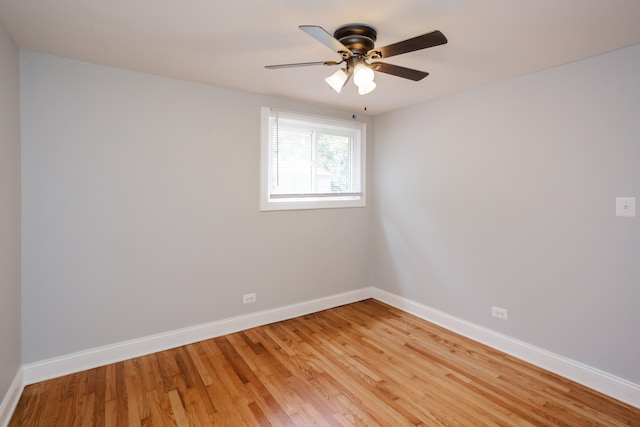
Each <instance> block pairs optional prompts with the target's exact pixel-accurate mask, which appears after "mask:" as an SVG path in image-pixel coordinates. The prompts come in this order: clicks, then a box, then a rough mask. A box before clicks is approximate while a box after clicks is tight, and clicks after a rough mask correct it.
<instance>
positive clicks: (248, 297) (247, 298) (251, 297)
mask: <svg viewBox="0 0 640 427" xmlns="http://www.w3.org/2000/svg"><path fill="white" fill-rule="evenodd" d="M252 302H256V294H255V292H254V293H251V294H244V295H242V303H243V304H251V303H252Z"/></svg>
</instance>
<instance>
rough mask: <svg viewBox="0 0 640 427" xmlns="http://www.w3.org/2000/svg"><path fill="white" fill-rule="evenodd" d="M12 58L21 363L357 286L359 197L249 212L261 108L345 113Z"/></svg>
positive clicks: (39, 57)
mask: <svg viewBox="0 0 640 427" xmlns="http://www.w3.org/2000/svg"><path fill="white" fill-rule="evenodd" d="M21 67H22V68H21V78H22V81H21V84H22V123H23V128H22V129H23V135H22V136H23V187H24V197H23V198H24V204H23V222H24V235H23V246H24V248H23V300H24V308H23V310H24V316H23V319H24V320H23V330H24V332H23V362H24V363H29V362H33V361H38V360H42V359H46V358H50V357H54V356H58V355H64V354H68V353H71V352H75V351H79V350H84V349H90V348H93V347H97V346H101V345H106V344H110V343H115V342H120V341H123V340H127V339H133V338H139V337H143V336H146V335H149V334H153V333H158V332H165V331H170V330H173V329H176V328H181V327H186V326H192V325H196V324H200V323H204V322H209V321H214V320H218V319H223V318H228V317H231V316H236V315H242V314H245V313H249V312H253V311H258V310H264V309H269V308H274V307H279V306H282V305H286V304H292V303H297V302H302V301H308V300H311V299H314V298H320V297H323V296H328V295H334V294H337V293H340V292H345V291H349V290H353V289H359V288H361V287H364V286H366V285H367V266H368V257H369V252H368V250H369V249H368V248H369V245H368V240H367V239H368V233H367V231H368V225H369V208H354V209H325V210H313V211H289V212H262V213H261V212H259V211H258V202H259V198H258V194H259V193H258V189H259V169H260V168H259V148H260V107H261V106H263V105H270V106H277V107H281V108H295V109H299V110H302V111H307V112H310V113H321V114H326V115H331V116H335V117H345V118H350V117H351V112H341V111H336V110H331V109H326V108H320V107H317V106H316V107H312V106H309V105H305V104H301V103H296V102H294V101H284V100H279V99H275V98H274V99H272V98H268V97H263V96H259V95H254V94H249V93H243V92H239V91H234V90H227V89H221V88H215V87H211V86H204V85H199V84H194V83H189V82H182V81H176V80H170V79H165V78H161V77H156V76H151V75H145V74H139V73H133V72H129V71H124V70H118V69H112V68H107V67H102V66H97V65H92V64H87V63H82V62H76V61H70V60H66V59H63V58H58V57H54V56H47V55H43V54H37V53H33V52H25V51H23V52H22V53H21ZM365 119H366V120H369V122H370V124H372V121H371V120H370V119H369V118H365ZM372 127H373V126H370V130H372ZM372 133H373V132H370V135H371V134H372ZM247 292H256V293H257V302H256V303H255V304H252V305H243V304H242V294H244V293H247Z"/></svg>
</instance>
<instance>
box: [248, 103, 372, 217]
mask: <svg viewBox="0 0 640 427" xmlns="http://www.w3.org/2000/svg"><path fill="white" fill-rule="evenodd" d="M365 145H366V144H365V124H364V123H361V122H357V121H355V120H351V121H347V120H337V119H332V118H327V117H318V116H311V115H306V114H299V113H291V112H286V111H281V110H276V109H272V108H266V107H265V108H263V109H262V147H261V168H262V170H261V178H260V180H261V194H260V210H263V211H268V210H284V209H320V208H344V207H359V206H365V192H364V190H365V188H364V187H365V182H364V181H365V180H364V177H365Z"/></svg>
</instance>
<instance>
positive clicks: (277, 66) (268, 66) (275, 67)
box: [264, 61, 340, 70]
mask: <svg viewBox="0 0 640 427" xmlns="http://www.w3.org/2000/svg"><path fill="white" fill-rule="evenodd" d="M338 64H340V62H335V61H316V62H297V63H294V64H278V65H265V66H264V68H267V69H269V70H275V69H277V68H293V67H309V66H312V65H329V66H331V65H338Z"/></svg>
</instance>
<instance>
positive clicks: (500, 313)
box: [491, 305, 507, 320]
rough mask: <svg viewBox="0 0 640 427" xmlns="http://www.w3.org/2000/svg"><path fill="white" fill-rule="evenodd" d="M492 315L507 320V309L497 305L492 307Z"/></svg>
mask: <svg viewBox="0 0 640 427" xmlns="http://www.w3.org/2000/svg"><path fill="white" fill-rule="evenodd" d="M491 315H492V316H493V317H497V318H498V319H502V320H507V309H506V308H500V307H496V306H495V305H494V306H493V307H491Z"/></svg>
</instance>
